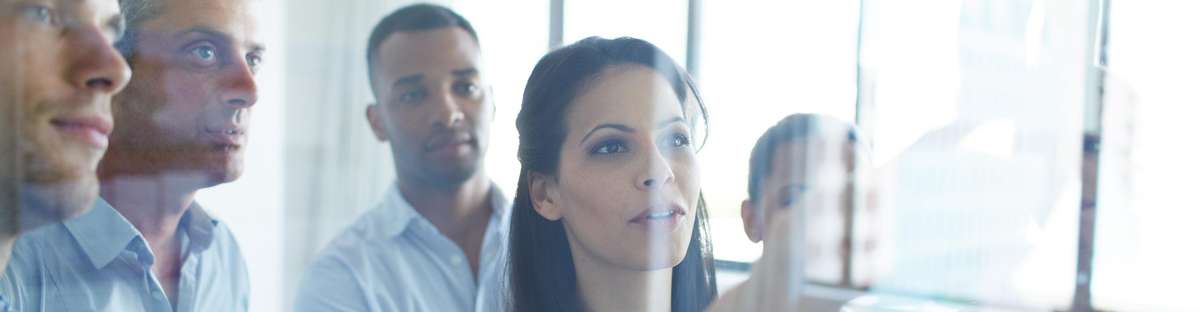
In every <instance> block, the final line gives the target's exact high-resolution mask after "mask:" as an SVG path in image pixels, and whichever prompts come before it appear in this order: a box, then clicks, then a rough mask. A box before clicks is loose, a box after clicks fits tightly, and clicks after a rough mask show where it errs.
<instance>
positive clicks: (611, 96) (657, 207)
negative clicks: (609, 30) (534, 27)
mask: <svg viewBox="0 0 1200 312" xmlns="http://www.w3.org/2000/svg"><path fill="white" fill-rule="evenodd" d="M689 104H690V102H689ZM681 106H682V105H681V104H680V102H679V100H677V98H676V96H675V93H674V91H672V88H671V84H670V83H669V82H668V81H667V80H666V79H665V78H663V77H662V76H661V75H659V74H658V73H656V72H654V71H653V70H651V69H649V68H646V67H642V66H636V65H620V66H615V67H612V68H609V69H606V70H605V71H603V72H602V73H601V74H600V76H599V77H597V78H596V80H594V81H592V82H591V83H590V85H589V86H587V87H586V88H585V91H584V92H583V93H581V94H580V95H579V96H578V97H577V98H576V99H575V100H574V101H572V102H571V103H570V107H569V108H568V110H567V113H566V121H567V122H566V129H567V134H566V138H565V139H564V141H563V144H562V147H561V150H560V153H561V154H560V158H559V159H560V161H559V167H558V175H557V177H553V178H549V177H547V178H544V179H547V182H546V183H547V186H546V187H547V189H548V192H547V193H548V194H550V195H549V197H550V198H551V200H550V201H549V202H552V203H553V204H552V205H550V206H552V207H550V209H543V208H541V207H539V208H538V211H539V213H543V216H545V217H547V218H550V219H556V218H558V217H561V219H562V222H563V225H564V226H565V228H566V233H567V238H568V241H569V242H570V246H571V252H572V255H574V256H575V257H576V258H577V259H576V260H575V261H576V262H579V261H581V259H578V258H580V257H584V259H582V261H596V262H600V263H604V264H607V265H611V266H617V267H623V268H627V269H632V270H658V269H668V268H672V267H674V266H675V265H677V264H679V263H680V262H682V261H683V258H684V256H685V255H686V254H687V249H688V243H690V239H691V236H692V231H693V225H694V224H695V223H694V222H695V221H696V214H697V205H698V203H699V196H700V183H699V172H698V168H697V164H696V158H695V148H694V146H692V143H693V141H692V138H693V136H692V130H693V129H691V127H689V126H688V125H689V124H691V123H690V122H689V121H688V116H686V115H685V114H684V113H683V109H682V107H681ZM541 204H546V203H545V202H543V203H540V204H539V205H541Z"/></svg>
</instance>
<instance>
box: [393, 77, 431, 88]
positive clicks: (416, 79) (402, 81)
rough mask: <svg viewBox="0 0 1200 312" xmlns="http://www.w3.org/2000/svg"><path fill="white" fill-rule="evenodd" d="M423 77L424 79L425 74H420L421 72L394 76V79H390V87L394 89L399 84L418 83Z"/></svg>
mask: <svg viewBox="0 0 1200 312" xmlns="http://www.w3.org/2000/svg"><path fill="white" fill-rule="evenodd" d="M424 79H425V75H422V74H415V75H408V76H402V77H400V78H396V80H395V81H392V88H393V89H395V88H396V87H399V86H401V85H414V84H418V83H421V80H424Z"/></svg>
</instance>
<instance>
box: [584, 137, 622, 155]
mask: <svg viewBox="0 0 1200 312" xmlns="http://www.w3.org/2000/svg"><path fill="white" fill-rule="evenodd" d="M628 151H629V147H628V146H626V145H625V142H623V141H621V140H605V141H601V142H600V143H597V144H596V145H592V149H591V154H592V155H611V154H616V153H624V152H628Z"/></svg>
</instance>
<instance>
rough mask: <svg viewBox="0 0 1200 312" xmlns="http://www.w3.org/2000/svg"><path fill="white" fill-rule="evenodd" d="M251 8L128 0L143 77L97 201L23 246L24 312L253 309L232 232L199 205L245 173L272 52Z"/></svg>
mask: <svg viewBox="0 0 1200 312" xmlns="http://www.w3.org/2000/svg"><path fill="white" fill-rule="evenodd" d="M251 1H252V0H121V9H122V12H124V15H125V17H126V19H127V22H128V24H129V34H128V35H127V36H126V37H125V38H123V39H122V41H121V42H120V43H119V44H118V45H119V46H120V47H121V49H122V52H123V53H125V57H126V59H127V60H128V61H129V64H130V67H131V68H132V70H133V80H132V81H131V82H130V83H129V86H128V88H126V89H125V90H124V91H122V92H121V93H119V94H117V95H116V97H115V98H114V105H113V118H114V121H115V125H116V127H115V128H114V130H113V133H112V142H111V146H109V148H108V151H107V152H106V153H105V154H104V157H103V159H102V160H101V161H100V165H99V168H98V173H97V174H98V176H99V180H100V194H101V200H97V201H96V204H95V206H94V208H93V209H92V210H91V211H89V212H87V213H85V214H83V215H80V216H79V217H78V218H75V219H72V220H67V221H65V222H61V223H57V224H54V225H51V226H47V227H44V228H42V229H39V230H37V231H34V232H32V233H29V234H28V235H25V236H23V237H22V238H21V239H19V240H18V242H17V244H16V251H15V252H14V257H13V263H12V269H13V270H12V272H13V273H17V274H15V275H14V276H12V277H13V278H17V279H18V280H17V281H16V283H15V284H16V285H17V287H18V288H19V289H18V293H20V294H21V296H20V297H21V298H20V300H21V301H22V305H23V308H22V311H71V310H83V311H245V310H247V309H248V304H249V297H250V295H249V281H248V275H247V272H246V265H245V262H244V260H243V259H242V255H241V251H240V250H239V248H238V246H237V242H236V241H235V240H234V238H233V234H232V232H230V231H229V229H228V228H227V227H226V226H225V225H224V224H223V223H220V222H218V221H217V220H215V219H213V218H212V217H210V216H209V215H208V214H207V212H205V210H204V209H203V208H201V207H200V206H199V205H198V204H197V203H196V202H195V200H194V198H195V194H196V192H197V191H198V190H200V189H203V188H207V187H211V186H215V185H218V184H222V183H227V182H231V181H233V180H235V179H237V178H238V177H239V176H240V175H241V173H242V159H243V153H242V150H243V148H244V147H245V143H246V131H247V128H248V126H249V113H250V109H251V107H252V106H253V105H254V104H255V103H256V102H257V98H256V97H257V90H256V81H255V75H254V73H255V72H256V71H257V69H258V65H259V63H260V61H261V59H262V54H263V47H262V43H261V41H260V40H259V37H258V35H257V33H256V22H255V19H254V15H253V10H252V7H251Z"/></svg>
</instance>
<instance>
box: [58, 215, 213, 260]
mask: <svg viewBox="0 0 1200 312" xmlns="http://www.w3.org/2000/svg"><path fill="white" fill-rule="evenodd" d="M217 224H218V223H217V221H216V220H213V219H212V218H211V217H209V215H208V213H206V212H204V209H202V208H200V206H199V205H198V204H196V203H194V202H193V203H192V206H191V207H188V210H187V211H186V212H184V215H183V219H181V220H180V227H181V228H182V229H184V230H185V233H186V234H187V235H188V239H189V240H190V241H191V245H192V246H193V247H192V248H193V249H195V250H197V251H201V250H204V249H206V248H208V246H210V245H212V241H213V239H212V238H213V232H214V229H215V228H216V226H217ZM63 225H65V226H66V228H67V231H68V232H70V233H71V236H74V238H75V240H76V241H77V242H79V245H80V247H81V248H82V249H83V252H84V254H86V255H87V257H88V260H90V261H91V262H92V265H93V266H94V267H96V268H101V267H104V266H106V265H108V264H109V263H110V262H112V261H113V260H114V259H116V258H117V256H118V255H120V254H121V252H122V251H125V250H126V249H128V248H130V246H133V244H130V243H131V242H132V241H134V240H135V239H136V240H139V241H143V243H142V244H143V245H144V244H145V243H144V239H143V238H142V234H141V233H140V232H138V230H137V228H135V227H133V224H131V223H129V220H127V219H125V217H123V216H121V214H120V213H118V212H117V210H116V209H114V208H113V207H112V205H110V204H109V203H108V202H107V201H105V200H104V199H103V198H100V199H96V202H95V204H93V206H92V209H91V210H90V211H88V212H86V213H84V214H83V215H81V216H79V217H78V218H74V219H70V220H67V221H63Z"/></svg>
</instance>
